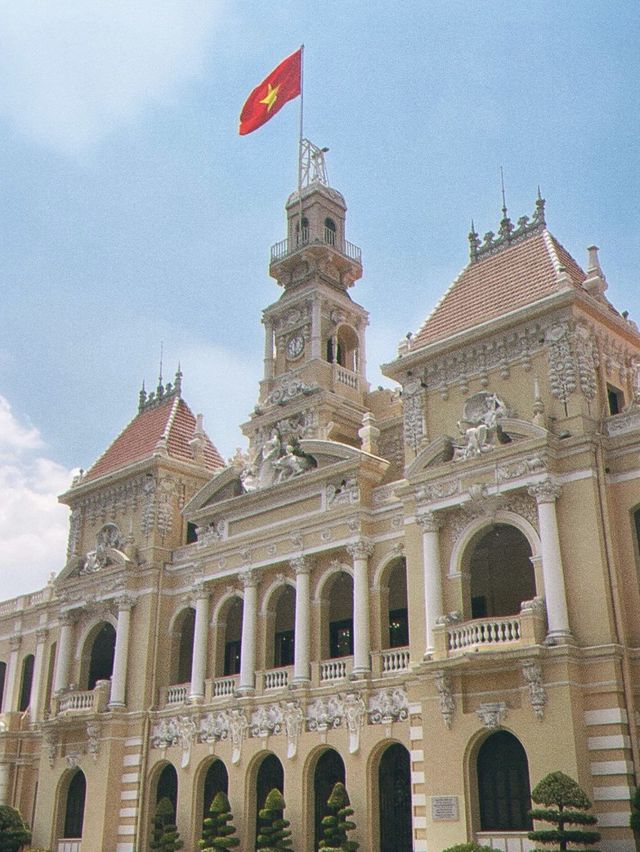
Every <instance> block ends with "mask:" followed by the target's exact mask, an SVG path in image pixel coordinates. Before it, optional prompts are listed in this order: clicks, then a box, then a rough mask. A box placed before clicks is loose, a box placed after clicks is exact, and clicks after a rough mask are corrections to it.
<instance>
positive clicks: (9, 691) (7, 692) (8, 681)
mask: <svg viewBox="0 0 640 852" xmlns="http://www.w3.org/2000/svg"><path fill="white" fill-rule="evenodd" d="M21 644H22V636H18V635H16V636H11V637H10V639H9V647H10V648H11V653H10V654H9V665H8V666H7V672H6V676H5V681H4V694H3V696H2V712H3V713H10V712H11V711H12V710H13V709H15V707H16V697H15V692H16V682H17V680H18V653H19V651H20V645H21Z"/></svg>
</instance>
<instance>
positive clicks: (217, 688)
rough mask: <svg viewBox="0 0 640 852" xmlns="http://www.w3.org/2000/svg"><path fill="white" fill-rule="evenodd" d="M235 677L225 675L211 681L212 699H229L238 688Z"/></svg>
mask: <svg viewBox="0 0 640 852" xmlns="http://www.w3.org/2000/svg"><path fill="white" fill-rule="evenodd" d="M238 680H239V678H238V676H237V675H227V676H226V677H217V678H216V679H215V680H214V681H213V688H212V690H211V694H212V697H213V698H231V697H232V696H233V694H234V693H235V691H236V688H237V686H238Z"/></svg>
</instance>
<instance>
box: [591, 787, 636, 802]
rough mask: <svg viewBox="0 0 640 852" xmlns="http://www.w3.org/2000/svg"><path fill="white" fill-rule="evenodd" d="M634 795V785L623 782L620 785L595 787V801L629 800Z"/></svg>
mask: <svg viewBox="0 0 640 852" xmlns="http://www.w3.org/2000/svg"><path fill="white" fill-rule="evenodd" d="M632 795H633V787H629V786H628V785H625V784H621V785H620V786H618V787H594V788H593V801H594V802H615V801H617V802H628V801H629V800H630V799H631V796H632Z"/></svg>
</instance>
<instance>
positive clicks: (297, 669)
mask: <svg viewBox="0 0 640 852" xmlns="http://www.w3.org/2000/svg"><path fill="white" fill-rule="evenodd" d="M291 567H292V568H293V570H294V571H295V572H296V620H295V632H294V665H293V683H294V684H296V685H300V686H302V685H304V684H307V683H310V681H311V674H310V671H309V663H310V659H311V577H310V572H311V566H310V565H309V563H308V562H307V561H306V560H305V558H304V557H303V556H300V557H299V558H298V559H292V560H291Z"/></svg>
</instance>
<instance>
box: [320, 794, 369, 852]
mask: <svg viewBox="0 0 640 852" xmlns="http://www.w3.org/2000/svg"><path fill="white" fill-rule="evenodd" d="M327 807H328V808H329V810H330V811H331V813H330V814H329V815H328V816H325V817H323V818H322V830H323V834H324V838H323V839H322V840H321V841H320V844H319V846H318V848H319V849H323V850H324V852H355V850H356V849H357V848H358V847H359V846H360V844H359V843H357V842H356V841H355V840H349V839H348V837H347V832H348V831H353V830H354V828H355V827H356V824H355V822H352V821H351V820H349V819H348V817H350V816H351V815H352V814H353V808H352V807H351V806H350V802H349V794H348V793H347V790H346V787H345V786H344V784H343V783H342V782H341V781H337V782H336V783H335V784H334V786H333V790H332V791H331V795H330V796H329V798H328V799H327Z"/></svg>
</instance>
